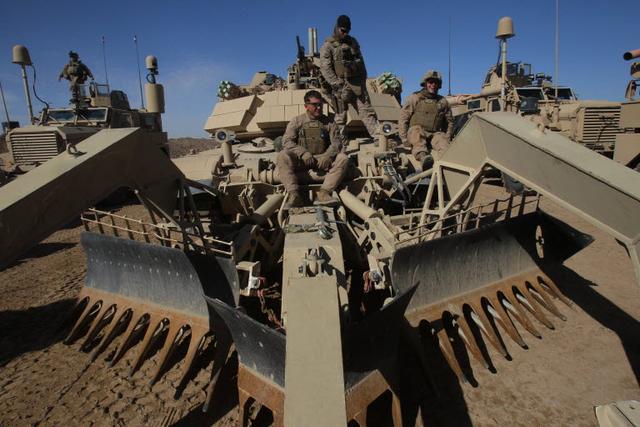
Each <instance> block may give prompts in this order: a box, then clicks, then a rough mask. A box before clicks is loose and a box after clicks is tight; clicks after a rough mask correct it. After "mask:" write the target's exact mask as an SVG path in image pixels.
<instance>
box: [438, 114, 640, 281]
mask: <svg viewBox="0 0 640 427" xmlns="http://www.w3.org/2000/svg"><path fill="white" fill-rule="evenodd" d="M486 165H490V166H492V167H494V168H496V169H499V170H500V171H502V172H503V173H505V174H508V175H509V176H511V177H513V178H515V179H517V180H518V181H520V182H521V183H523V184H524V185H525V186H527V187H529V188H531V189H533V190H535V191H536V192H538V193H540V194H542V195H543V196H544V197H546V198H549V199H550V200H552V201H553V202H555V203H557V204H558V205H560V206H561V207H563V208H566V209H567V210H569V211H571V212H573V213H575V214H577V215H579V216H580V217H582V218H584V219H585V220H586V221H589V222H590V223H592V224H593V225H595V226H596V227H599V228H600V229H602V230H603V231H605V232H606V233H608V234H609V235H610V236H612V237H613V238H615V239H617V240H619V241H620V242H622V243H623V244H624V245H625V246H626V248H627V250H628V252H629V256H630V258H631V262H632V264H633V266H634V270H635V273H636V279H637V282H638V284H639V285H640V215H638V212H640V174H638V173H636V172H634V171H633V170H631V169H629V168H627V167H625V166H623V165H621V164H619V163H617V162H614V161H612V160H611V159H608V158H606V157H604V156H602V155H600V154H598V153H596V152H594V151H592V150H589V149H587V148H586V147H584V146H582V145H581V144H576V143H574V142H572V141H570V140H569V139H568V138H566V137H565V136H563V135H561V134H560V133H558V132H550V131H548V130H546V129H544V127H541V126H538V125H536V124H535V123H533V122H531V121H529V120H527V119H525V118H523V117H520V116H518V115H517V114H514V113H509V112H495V113H477V114H474V115H473V116H472V118H471V119H470V120H469V122H467V124H466V125H465V126H464V127H463V128H462V130H461V131H460V133H459V134H458V135H457V136H456V138H455V140H454V142H453V143H452V145H451V147H450V148H449V149H448V150H447V152H446V153H445V154H444V155H443V157H442V159H441V161H440V162H439V163H437V164H436V166H435V169H437V173H436V177H440V176H441V177H442V178H443V182H445V183H446V187H447V190H448V191H449V193H450V194H451V195H455V196H454V197H453V200H452V202H451V204H455V203H456V201H457V200H459V199H460V198H461V197H462V196H463V195H464V192H465V189H466V188H467V186H468V185H469V182H471V181H473V180H474V179H477V178H478V176H479V175H478V172H479V171H481V170H482V169H483V168H484V167H485V166H486ZM470 171H472V172H470ZM438 179H439V178H438Z"/></svg>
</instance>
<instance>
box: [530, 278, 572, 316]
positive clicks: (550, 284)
mask: <svg viewBox="0 0 640 427" xmlns="http://www.w3.org/2000/svg"><path fill="white" fill-rule="evenodd" d="M533 282H535V283H538V284H539V285H540V286H541V287H542V288H543V289H544V290H546V291H547V292H548V293H549V294H551V295H553V297H554V298H558V299H559V300H560V301H562V302H563V303H565V304H566V306H567V307H569V308H571V309H573V303H572V302H571V301H570V300H569V299H568V298H567V297H565V296H564V294H563V293H562V292H560V289H558V286H557V285H556V284H555V282H554V281H553V280H551V279H550V278H549V277H548V276H547V275H537V276H536V277H535V279H534V280H533Z"/></svg>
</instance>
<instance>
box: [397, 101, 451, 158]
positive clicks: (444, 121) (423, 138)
mask: <svg viewBox="0 0 640 427" xmlns="http://www.w3.org/2000/svg"><path fill="white" fill-rule="evenodd" d="M398 125H399V127H400V138H401V139H402V140H403V141H405V140H406V141H407V142H408V143H409V145H411V153H412V154H413V155H414V156H417V155H418V154H419V153H425V154H428V153H429V151H430V150H429V145H431V148H432V151H431V155H432V156H433V158H434V159H435V160H439V159H440V158H441V157H442V155H443V154H444V152H445V151H447V148H449V141H450V140H451V136H452V134H453V115H452V113H451V107H450V106H449V103H448V102H447V100H446V99H445V98H444V97H443V96H441V95H438V94H430V93H429V92H427V90H421V91H418V92H414V93H412V94H411V95H409V97H408V98H407V100H406V101H405V103H404V105H403V106H402V110H400V120H399V122H398Z"/></svg>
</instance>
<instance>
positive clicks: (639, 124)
mask: <svg viewBox="0 0 640 427" xmlns="http://www.w3.org/2000/svg"><path fill="white" fill-rule="evenodd" d="M639 57H640V49H636V50H631V51H628V52H625V53H624V55H623V58H624V59H626V60H627V61H628V60H631V59H634V58H639ZM629 74H630V75H631V80H630V81H629V84H628V85H627V89H626V90H625V98H626V102H623V103H622V105H621V107H620V127H621V128H622V129H623V132H621V133H618V134H616V146H615V151H614V153H613V160H615V161H617V162H619V163H622V164H624V165H630V166H634V167H635V169H636V170H637V171H640V100H636V99H634V98H635V93H636V88H637V82H638V81H639V80H640V62H633V63H632V64H631V69H630V71H629Z"/></svg>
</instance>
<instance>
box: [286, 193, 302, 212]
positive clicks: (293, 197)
mask: <svg viewBox="0 0 640 427" xmlns="http://www.w3.org/2000/svg"><path fill="white" fill-rule="evenodd" d="M303 206H304V199H303V198H302V196H301V195H300V192H298V191H292V192H291V193H289V197H288V199H287V203H286V204H285V206H284V207H285V208H287V209H290V208H301V207H303Z"/></svg>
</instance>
